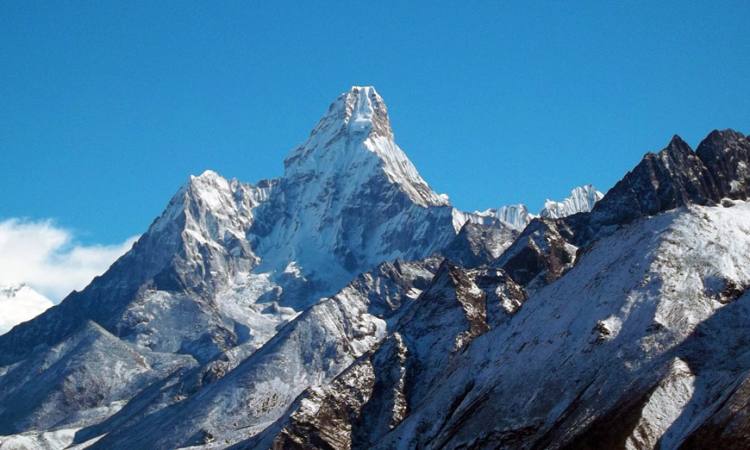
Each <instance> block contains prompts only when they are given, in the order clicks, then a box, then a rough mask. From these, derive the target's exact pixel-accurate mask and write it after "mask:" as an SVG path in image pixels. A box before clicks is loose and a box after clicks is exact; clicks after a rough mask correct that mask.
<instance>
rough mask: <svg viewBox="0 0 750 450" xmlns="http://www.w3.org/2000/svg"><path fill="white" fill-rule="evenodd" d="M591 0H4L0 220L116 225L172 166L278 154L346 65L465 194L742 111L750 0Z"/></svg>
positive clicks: (268, 170)
mask: <svg viewBox="0 0 750 450" xmlns="http://www.w3.org/2000/svg"><path fill="white" fill-rule="evenodd" d="M407 3H408V4H407ZM469 3H470V4H469ZM574 3H575V4H574ZM610 3H611V2H598V1H597V2H540V3H536V2H512V3H511V2H424V3H421V4H419V3H417V2H341V3H336V4H334V2H293V3H292V2H249V1H247V2H244V1H243V2H222V3H221V4H220V5H215V4H212V2H197V3H191V2H187V1H185V2H177V1H168V2H135V1H133V2H54V3H53V2H23V1H16V2H2V4H0V67H2V69H1V70H0V163H1V164H2V166H1V167H2V177H0V193H1V194H2V201H1V202H0V220H3V219H8V218H13V217H21V218H28V219H34V220H40V219H53V220H54V221H55V222H56V223H57V224H58V225H60V226H62V227H65V228H67V229H70V230H75V233H76V239H77V240H79V241H80V242H86V243H100V244H115V243H119V242H122V241H124V240H125V239H126V238H128V237H130V236H133V235H134V234H138V233H140V232H142V231H144V230H145V228H146V227H147V226H148V225H149V223H150V222H151V221H152V220H153V218H154V217H155V216H157V215H158V214H159V213H160V212H161V210H162V209H163V207H164V206H165V205H166V203H167V201H168V199H169V198H170V197H171V195H172V194H173V193H174V192H175V191H176V190H177V188H178V187H179V186H180V185H181V184H182V183H183V182H184V181H185V180H186V178H187V176H188V175H189V174H191V173H192V174H196V173H200V172H202V171H203V170H204V169H207V168H211V169H214V170H216V171H218V172H219V173H221V174H223V175H225V176H227V177H236V178H239V179H241V180H244V181H249V182H254V181H257V180H259V179H261V178H268V177H274V176H278V175H280V174H281V172H282V160H283V158H284V156H285V155H286V154H287V152H288V151H289V150H290V149H292V148H293V147H294V146H296V145H297V144H299V143H301V142H302V141H303V140H304V139H305V138H306V136H307V134H308V133H309V131H310V129H311V128H312V127H313V126H314V124H315V122H316V121H317V119H318V118H319V117H320V116H321V114H322V113H323V112H324V111H325V110H326V108H327V106H328V104H329V103H330V102H331V101H332V100H333V99H334V98H335V97H336V96H337V95H338V94H339V93H340V92H342V91H344V90H347V89H348V88H349V87H350V86H351V85H355V84H372V85H375V86H376V87H377V89H378V91H379V92H380V93H381V95H383V97H384V98H385V100H386V103H387V104H388V106H389V109H390V112H391V120H392V122H393V126H394V130H395V133H396V139H397V141H398V143H399V144H400V145H401V147H402V148H403V149H404V150H405V151H406V153H407V154H408V155H409V156H410V158H411V159H412V160H413V161H414V163H415V165H416V166H417V168H418V169H419V170H420V172H421V173H422V175H423V176H424V178H425V179H426V180H427V181H428V182H429V183H430V184H431V185H432V186H433V188H434V189H435V190H437V191H438V192H444V193H447V194H449V195H450V197H451V199H452V201H453V203H454V204H455V205H457V206H458V207H460V208H463V209H484V208H488V207H493V206H499V205H502V204H506V203H515V202H526V203H528V204H529V205H530V206H531V207H532V209H537V208H539V207H540V206H541V204H542V202H543V201H544V199H545V198H546V197H551V198H562V197H564V196H565V195H566V194H567V192H568V191H569V189H570V188H571V187H573V186H575V185H578V184H583V183H589V182H591V183H594V184H595V185H596V186H598V187H599V188H600V189H603V190H604V189H607V188H609V187H611V185H612V184H613V183H614V182H615V181H616V180H618V179H619V178H620V177H621V176H622V175H623V174H624V173H625V172H626V171H627V170H628V169H630V168H631V167H632V166H633V165H634V164H636V163H637V162H638V160H639V159H640V157H641V156H642V154H643V153H645V152H646V151H649V150H658V149H659V148H661V147H662V146H663V145H665V144H666V143H667V141H668V140H669V139H670V137H671V135H672V134H675V133H677V134H680V135H681V136H683V137H684V138H685V139H686V140H687V141H688V142H689V143H690V144H692V145H695V144H697V143H698V141H699V140H700V139H701V138H702V137H703V136H704V135H705V134H707V133H708V132H709V131H710V130H711V129H713V128H727V127H731V128H736V129H739V130H740V131H743V132H748V131H750V124H749V123H748V118H750V92H748V90H749V89H748V86H750V36H748V33H747V27H748V25H747V24H748V22H747V18H748V17H750V2H747V1H737V2H635V1H632V2H619V3H618V4H617V5H612V4H610Z"/></svg>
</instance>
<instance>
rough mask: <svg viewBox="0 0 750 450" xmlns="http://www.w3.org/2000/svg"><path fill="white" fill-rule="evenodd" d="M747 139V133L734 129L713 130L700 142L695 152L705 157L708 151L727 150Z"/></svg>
mask: <svg viewBox="0 0 750 450" xmlns="http://www.w3.org/2000/svg"><path fill="white" fill-rule="evenodd" d="M745 139H747V138H746V136H745V135H743V134H742V133H740V132H738V131H735V130H732V129H725V130H713V131H712V132H710V133H709V134H708V136H706V137H705V138H703V140H702V141H701V142H700V144H698V147H697V149H696V151H695V152H696V153H697V154H698V156H699V157H701V159H703V155H704V154H705V153H707V152H714V151H716V150H725V149H727V148H728V147H730V146H731V145H732V144H734V143H737V142H740V141H743V140H745Z"/></svg>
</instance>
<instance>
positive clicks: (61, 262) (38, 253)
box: [0, 219, 137, 303]
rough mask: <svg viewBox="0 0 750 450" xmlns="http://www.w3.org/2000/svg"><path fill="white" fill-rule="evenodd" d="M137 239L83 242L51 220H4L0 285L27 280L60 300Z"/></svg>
mask: <svg viewBox="0 0 750 450" xmlns="http://www.w3.org/2000/svg"><path fill="white" fill-rule="evenodd" d="M136 239H137V237H131V238H129V239H127V240H126V241H125V242H123V243H121V244H117V245H81V244H78V243H77V242H76V240H75V236H74V234H73V232H71V231H70V230H67V229H64V228H61V227H59V226H57V225H55V224H54V223H53V222H52V221H49V220H42V221H27V220H20V219H8V220H5V221H2V222H0V286H6V287H7V286H17V285H20V284H26V285H28V286H29V287H31V288H32V289H33V290H34V291H37V292H38V293H40V294H41V295H43V296H45V297H47V298H49V299H51V300H52V301H53V302H55V303H58V302H59V301H60V300H62V299H63V298H64V297H65V296H66V295H68V294H69V293H70V292H71V291H73V290H74V289H75V290H80V289H82V288H84V287H86V285H88V284H89V282H91V280H92V279H93V278H94V277H95V276H96V275H100V274H102V273H104V272H105V271H106V270H107V268H109V266H110V265H111V264H112V263H113V262H114V261H115V260H116V259H117V258H119V257H120V256H121V255H122V254H123V253H125V252H126V251H128V250H129V249H130V247H131V246H132V245H133V242H135V240H136ZM17 301H18V300H17Z"/></svg>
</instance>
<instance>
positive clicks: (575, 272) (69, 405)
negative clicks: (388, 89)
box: [0, 87, 750, 449]
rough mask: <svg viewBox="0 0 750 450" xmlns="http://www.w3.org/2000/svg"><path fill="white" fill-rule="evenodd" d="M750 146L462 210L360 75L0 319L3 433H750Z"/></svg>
mask: <svg viewBox="0 0 750 450" xmlns="http://www.w3.org/2000/svg"><path fill="white" fill-rule="evenodd" d="M748 164H750V141H748V139H747V138H746V137H745V136H743V135H742V134H740V133H737V132H734V131H731V130H725V131H715V132H712V133H711V134H710V135H709V136H708V137H707V138H706V139H704V141H702V142H701V143H700V145H699V146H698V148H697V150H696V151H693V150H692V149H691V148H690V147H689V146H688V145H687V144H686V143H684V142H683V141H682V140H681V139H679V138H678V137H675V138H673V139H672V141H671V142H670V143H669V145H668V146H667V147H666V148H665V149H664V150H662V151H660V152H658V153H648V154H646V155H645V156H644V158H643V159H642V160H641V162H640V163H639V164H638V165H637V166H636V167H635V168H633V169H632V170H631V171H630V172H628V173H627V174H625V176H624V177H623V178H622V180H620V181H619V182H618V183H617V184H616V185H615V186H614V187H613V188H612V189H610V190H609V191H608V192H607V194H606V195H604V196H603V197H602V196H601V194H600V193H598V192H597V191H596V190H595V189H594V188H593V187H591V186H584V187H581V188H576V189H574V190H573V191H572V193H571V197H569V198H568V199H566V200H564V201H562V202H549V201H548V202H547V204H546V205H545V209H543V210H542V212H541V213H540V214H539V215H538V216H534V215H531V214H528V210H527V209H526V208H525V207H523V206H522V205H519V206H517V207H514V208H506V209H501V210H491V211H490V212H485V213H467V212H462V211H458V210H456V209H455V208H453V207H452V206H451V205H450V203H449V201H448V198H447V197H446V196H444V195H439V194H437V193H435V192H434V191H432V190H431V189H430V187H429V186H428V184H427V183H426V182H425V181H424V180H423V179H422V178H421V177H420V176H419V174H418V172H417V170H416V169H415V168H414V166H413V165H412V164H411V162H409V160H408V158H407V157H406V156H405V154H404V152H403V151H402V150H401V149H400V148H399V147H398V146H397V145H396V143H395V140H394V134H393V131H392V128H391V125H390V120H389V117H388V113H387V109H386V107H385V104H384V102H383V100H382V98H381V97H380V96H379V95H378V93H377V92H376V91H375V90H374V89H373V88H371V87H353V88H352V89H351V90H350V91H348V92H345V93H344V94H342V95H341V96H339V97H338V98H337V99H336V100H335V101H334V103H333V104H332V105H331V106H330V107H329V109H328V111H327V112H326V113H325V114H324V116H323V118H322V119H321V120H320V121H319V122H318V124H317V125H316V126H315V128H314V129H313V131H312V133H311V134H310V136H309V138H308V139H307V140H306V142H305V143H303V144H302V145H301V146H299V147H298V148H296V149H294V150H293V151H292V152H291V153H290V155H289V156H288V157H287V158H286V160H285V162H284V174H283V175H282V176H281V177H280V178H278V179H273V180H263V181H260V182H257V183H255V184H247V183H242V182H240V181H237V180H227V179H225V178H223V177H221V176H220V175H218V174H216V173H214V172H211V171H207V172H204V173H203V174H201V175H200V176H195V177H190V178H189V179H188V180H187V182H186V183H185V185H184V186H182V187H181V188H180V189H178V191H177V192H176V194H175V195H174V196H173V197H172V199H171V200H170V201H169V203H168V205H167V207H166V209H165V210H164V212H163V213H162V214H161V215H160V216H159V217H158V218H156V219H155V220H154V222H153V223H152V224H151V226H150V227H149V229H148V230H147V231H146V233H144V234H143V235H142V236H141V238H140V239H139V240H138V241H137V242H136V243H135V244H134V245H133V248H132V249H131V250H130V251H129V252H128V253H126V254H125V255H124V256H122V257H121V258H120V259H119V260H118V261H116V262H115V263H114V264H113V265H112V266H111V267H110V269H109V270H108V271H107V272H106V273H104V274H103V275H102V276H100V277H97V278H96V279H94V280H93V281H92V283H91V284H90V285H89V286H87V287H86V288H85V289H84V290H82V291H81V292H74V293H72V294H71V295H70V296H68V297H67V298H66V299H64V300H63V301H62V302H61V303H60V304H59V305H56V306H54V307H52V308H50V309H48V310H47V311H45V312H44V313H42V314H41V315H40V316H38V317H37V318H35V319H33V320H31V321H29V322H26V323H22V324H19V325H18V326H16V327H14V328H13V329H12V330H10V331H9V332H8V333H6V334H4V335H0V448H65V447H70V448H75V447H77V448H94V449H95V448H103V449H104V448H106V449H120V448H122V449H134V448H135V449H140V448H144V449H145V448H149V449H151V448H157V449H162V448H163V449H171V448H187V447H192V448H229V447H231V448H258V449H266V448H327V449H328V448H332V449H350V448H468V447H470V448H561V447H568V448H611V447H617V448H620V447H626V448H656V447H659V446H661V447H662V448H677V447H679V446H685V447H693V448H702V447H703V448H704V447H706V446H707V445H708V444H709V443H710V444H713V443H719V444H721V446H722V447H728V448H732V447H735V448H743V447H746V446H747V445H748V444H750V443H748V442H747V441H748V438H747V436H748V435H750V434H749V433H748V432H747V430H750V422H748V416H747V414H746V413H745V412H744V405H746V404H747V402H748V401H749V400H750V397H749V396H748V394H747V389H745V386H746V384H747V383H746V380H747V373H750V372H749V371H750V359H748V355H750V352H748V347H747V343H748V342H750V336H748V331H747V330H750V327H748V325H750V323H747V322H748V319H747V318H748V317H750V315H749V314H747V313H748V311H747V308H748V307H749V306H748V305H750V303H748V302H750V294H748V293H747V287H748V286H750V272H749V271H748V270H750V269H749V268H750V264H748V263H750V228H748V226H747V224H748V223H750V203H748V202H746V200H747V197H748V195H749V194H750V173H748V171H747V167H748Z"/></svg>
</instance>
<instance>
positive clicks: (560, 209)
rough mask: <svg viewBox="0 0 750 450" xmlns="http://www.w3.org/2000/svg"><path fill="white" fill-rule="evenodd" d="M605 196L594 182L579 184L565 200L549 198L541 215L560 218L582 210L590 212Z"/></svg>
mask: <svg viewBox="0 0 750 450" xmlns="http://www.w3.org/2000/svg"><path fill="white" fill-rule="evenodd" d="M603 197H604V194H602V193H601V192H599V191H597V190H596V188H595V187H594V185H592V184H585V185H583V186H577V187H575V188H573V189H572V190H571V191H570V195H569V196H568V197H567V198H565V199H564V200H563V201H560V202H558V201H554V200H550V199H547V200H546V201H545V202H544V208H543V209H542V211H541V212H540V213H539V215H540V216H541V217H544V218H548V219H559V218H562V217H566V216H570V215H573V214H577V213H580V212H589V211H591V209H592V208H593V207H594V205H595V204H596V202H598V201H599V200H601V199H602V198H603Z"/></svg>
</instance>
